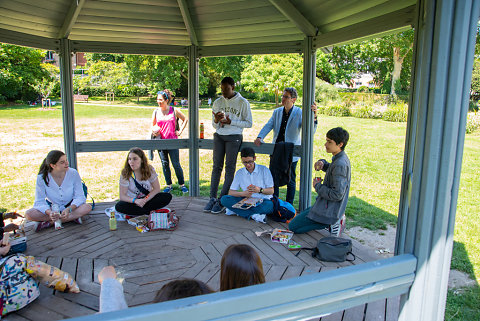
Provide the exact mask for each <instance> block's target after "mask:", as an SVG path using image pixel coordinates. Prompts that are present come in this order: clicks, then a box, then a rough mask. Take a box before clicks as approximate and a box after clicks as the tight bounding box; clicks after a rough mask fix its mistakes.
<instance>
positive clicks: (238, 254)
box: [220, 244, 265, 291]
mask: <svg viewBox="0 0 480 321" xmlns="http://www.w3.org/2000/svg"><path fill="white" fill-rule="evenodd" d="M260 283H265V276H264V275H263V266H262V260H261V259H260V256H258V253H257V252H256V251H255V250H254V249H253V248H252V247H251V246H249V245H246V244H234V245H230V246H229V247H227V249H226V250H225V253H223V256H222V263H221V267H220V291H226V290H231V289H236V288H242V287H244V286H249V285H255V284H260Z"/></svg>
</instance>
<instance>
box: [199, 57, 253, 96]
mask: <svg viewBox="0 0 480 321" xmlns="http://www.w3.org/2000/svg"><path fill="white" fill-rule="evenodd" d="M251 60H252V56H229V57H209V58H202V59H201V60H200V72H201V74H202V75H203V77H205V78H206V79H207V80H208V85H207V94H208V95H209V96H213V95H215V94H216V93H217V88H219V86H220V82H221V81H222V79H223V78H224V77H226V76H228V77H232V78H233V79H234V80H235V81H240V80H241V76H242V72H243V70H244V69H245V66H246V64H247V63H248V62H250V61H251Z"/></svg>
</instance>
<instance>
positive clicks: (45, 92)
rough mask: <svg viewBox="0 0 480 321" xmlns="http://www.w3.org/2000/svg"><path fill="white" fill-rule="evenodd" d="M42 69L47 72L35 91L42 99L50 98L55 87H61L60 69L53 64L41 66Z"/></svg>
mask: <svg viewBox="0 0 480 321" xmlns="http://www.w3.org/2000/svg"><path fill="white" fill-rule="evenodd" d="M41 68H42V69H44V70H45V71H46V75H45V77H43V78H42V79H40V80H39V81H38V82H37V84H36V85H35V89H36V90H37V91H38V92H39V93H40V95H41V96H42V98H48V96H50V94H51V93H52V91H53V90H54V89H55V87H59V86H60V69H58V67H57V66H55V65H53V64H45V63H43V64H41Z"/></svg>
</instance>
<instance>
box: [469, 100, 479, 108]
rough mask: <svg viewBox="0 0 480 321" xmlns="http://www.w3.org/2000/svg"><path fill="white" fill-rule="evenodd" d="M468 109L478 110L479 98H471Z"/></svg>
mask: <svg viewBox="0 0 480 321" xmlns="http://www.w3.org/2000/svg"><path fill="white" fill-rule="evenodd" d="M468 111H478V100H470V101H469V103H468Z"/></svg>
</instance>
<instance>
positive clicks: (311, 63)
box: [298, 37, 316, 211]
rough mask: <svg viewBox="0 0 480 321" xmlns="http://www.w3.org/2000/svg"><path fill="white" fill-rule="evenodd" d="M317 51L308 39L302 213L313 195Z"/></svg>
mask: <svg viewBox="0 0 480 321" xmlns="http://www.w3.org/2000/svg"><path fill="white" fill-rule="evenodd" d="M315 51H316V50H315V48H314V46H313V37H306V38H305V40H304V47H303V105H302V109H303V110H302V157H301V164H302V166H301V169H300V196H299V201H298V205H299V207H300V210H301V211H302V210H304V209H306V208H308V207H309V206H310V202H311V194H312V184H311V181H312V162H313V113H312V111H311V110H310V106H311V105H312V103H313V102H314V97H315V76H316V63H315V59H316V56H315Z"/></svg>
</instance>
